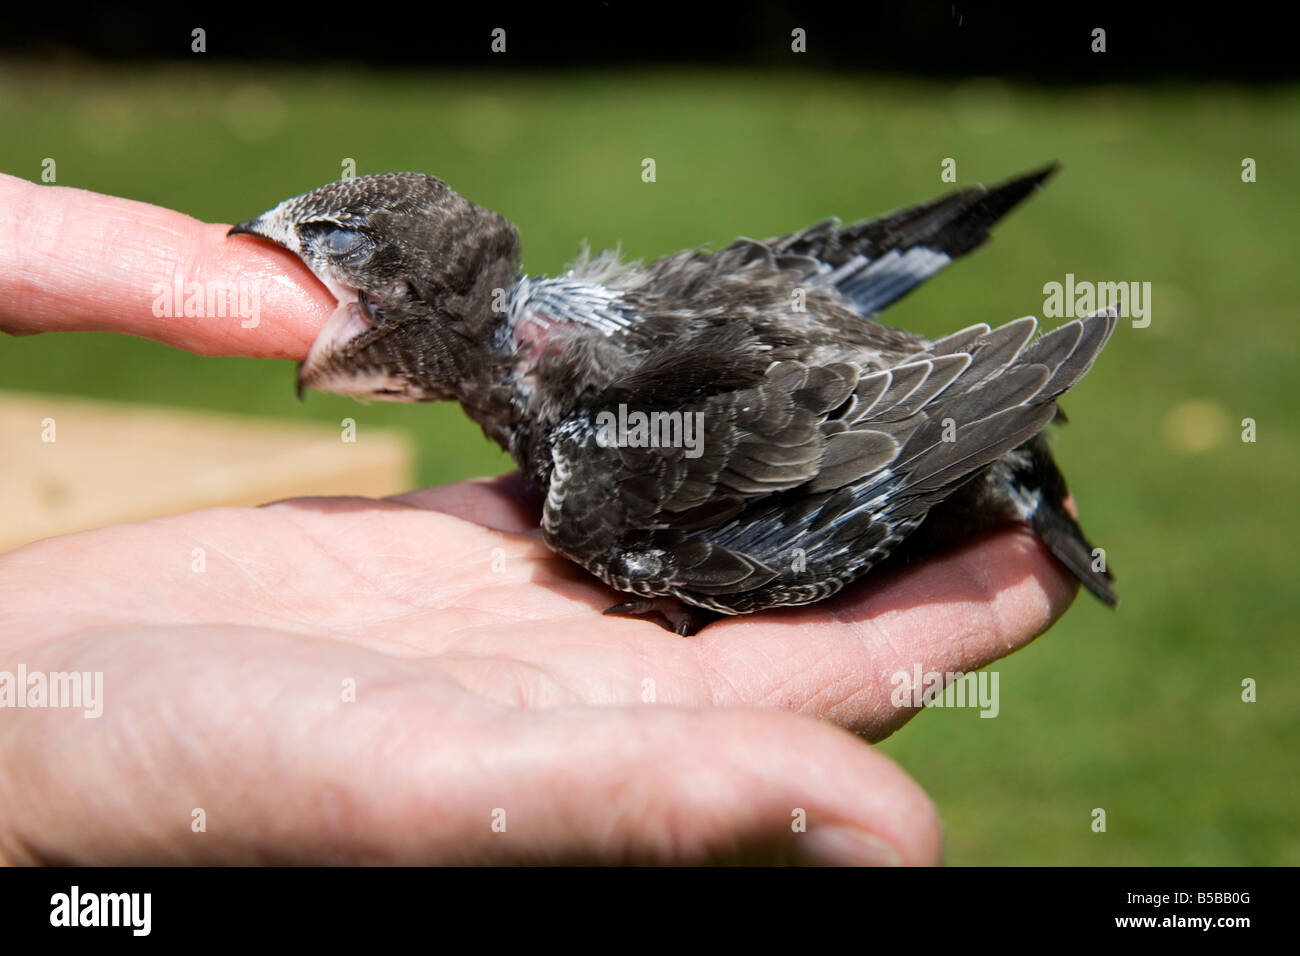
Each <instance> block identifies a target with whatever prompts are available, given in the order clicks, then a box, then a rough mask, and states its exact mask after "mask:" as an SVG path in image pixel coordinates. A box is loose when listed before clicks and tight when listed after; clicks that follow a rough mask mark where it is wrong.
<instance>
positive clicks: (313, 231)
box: [300, 223, 370, 260]
mask: <svg viewBox="0 0 1300 956" xmlns="http://www.w3.org/2000/svg"><path fill="white" fill-rule="evenodd" d="M300 228H301V229H302V231H303V232H305V233H307V235H308V238H309V239H310V240H311V242H312V243H313V244H314V245H315V246H316V249H317V250H318V251H319V252H320V253H321V254H322V255H325V256H329V257H331V258H335V259H344V258H346V259H350V260H356V259H360V258H364V257H367V256H369V254H370V239H369V238H368V237H367V236H366V235H365V234H364V233H361V232H357V231H356V230H355V229H344V228H342V227H340V226H337V225H334V224H333V223H304V224H303V226H302V227H300Z"/></svg>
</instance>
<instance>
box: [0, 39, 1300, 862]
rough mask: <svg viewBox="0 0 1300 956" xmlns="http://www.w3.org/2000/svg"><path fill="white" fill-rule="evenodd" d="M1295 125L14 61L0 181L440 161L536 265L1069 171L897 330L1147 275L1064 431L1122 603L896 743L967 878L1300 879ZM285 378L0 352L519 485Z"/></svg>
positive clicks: (781, 225) (490, 460) (298, 177)
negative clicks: (1046, 169) (987, 696)
mask: <svg viewBox="0 0 1300 956" xmlns="http://www.w3.org/2000/svg"><path fill="white" fill-rule="evenodd" d="M1298 107H1300V91H1298V90H1297V89H1295V88H1276V89H1262V88H1261V89H1242V88H1231V87H1184V86H1171V87H1138V88H1121V87H1098V88H1084V89H1044V88H1034V87H1017V86H1009V85H1005V84H1001V83H996V82H992V81H982V80H974V81H968V82H962V83H950V82H944V83H928V82H920V81H904V80H889V79H871V78H855V77H843V76H830V77H827V76H820V75H817V74H781V73H772V72H763V73H703V72H657V71H648V72H637V73H601V74H591V73H582V74H563V75H527V76H519V75H513V76H511V75H506V74H496V73H479V74H462V75H425V74H418V73H399V74H375V73H368V72H360V71H354V70H350V69H347V68H343V67H331V68H329V69H321V70H304V71H299V72H293V71H289V72H265V71H261V70H245V69H234V68H211V67H207V66H201V65H195V66H192V67H186V68H180V67H175V66H171V67H159V68H156V69H155V68H144V69H141V68H133V69H131V70H109V69H98V68H90V67H75V68H68V67H64V66H57V65H47V64H34V65H33V64H8V65H0V170H4V171H5V172H9V173H13V174H16V175H19V176H23V177H26V178H29V179H37V178H38V177H39V174H40V161H41V159H42V158H43V157H47V156H49V157H54V158H55V159H56V160H57V161H58V181H59V183H60V184H62V185H70V186H79V187H84V188H87V189H93V190H98V191H101V192H105V193H113V194H117V195H121V196H127V197H131V198H133V199H138V200H144V201H147V202H152V203H158V204H161V205H164V206H170V207H174V208H176V209H179V210H182V211H184V212H186V213H189V214H192V215H194V216H197V217H200V218H204V219H208V220H213V221H218V222H234V221H238V220H240V219H243V218H245V217H247V216H249V215H252V214H254V213H257V212H260V211H262V210H264V209H266V208H268V207H270V206H271V205H273V204H274V203H276V202H278V201H279V200H280V199H282V198H284V197H286V196H289V195H293V194H296V193H299V192H302V191H304V190H306V189H308V188H311V187H313V186H316V185H319V184H321V183H323V182H327V181H329V180H332V179H336V178H338V175H339V172H340V168H341V167H340V163H341V162H342V160H343V158H344V157H352V158H355V160H356V162H357V166H358V172H360V173H367V172H380V171H387V170H401V169H412V170H421V171H426V172H432V173H436V174H437V175H439V176H441V177H442V178H444V179H446V180H448V181H449V182H450V183H451V184H452V185H453V186H454V187H455V188H457V189H458V190H459V191H461V192H462V193H464V194H465V195H467V196H468V197H470V198H471V199H473V200H475V201H476V202H478V203H480V204H483V205H485V206H488V207H489V208H492V209H495V210H497V211H499V212H501V213H503V214H505V215H507V216H508V217H509V218H511V219H512V220H513V221H514V222H515V223H516V224H517V225H518V226H519V229H520V232H521V234H522V236H523V240H524V249H525V267H526V268H527V270H528V271H529V272H531V273H538V272H553V271H555V270H558V269H560V268H561V267H562V266H563V265H564V263H565V262H566V261H567V260H568V259H569V258H570V257H571V256H572V255H573V254H574V252H575V251H576V248H577V245H578V243H579V242H580V241H581V240H582V239H587V240H589V241H590V242H591V244H592V245H593V247H596V248H601V247H605V246H609V245H613V244H615V243H620V242H621V243H622V247H623V250H624V251H625V253H626V254H628V255H629V256H632V257H653V256H658V255H661V254H665V253H668V252H672V251H675V250H677V249H680V248H683V247H686V246H693V245H696V244H701V243H712V244H715V245H716V244H720V243H725V242H727V241H729V240H730V239H732V238H733V237H734V236H736V235H740V234H745V235H750V236H756V237H761V236H767V235H772V234H776V233H780V232H784V231H788V230H790V229H794V228H798V227H801V226H803V225H806V224H808V223H811V222H813V221H815V220H818V219H820V218H823V217H825V216H828V215H839V216H841V217H843V218H845V219H854V218H861V217H865V216H868V215H873V214H876V213H880V212H883V211H885V210H888V209H891V208H894V207H897V206H900V205H904V204H907V203H910V202H913V201H918V200H922V199H927V198H930V197H931V196H933V195H936V194H938V193H940V192H942V191H944V190H946V189H948V188H951V187H949V186H947V185H945V184H943V183H941V182H940V178H939V173H940V163H941V161H942V160H943V159H944V158H946V157H952V158H954V159H956V161H957V175H958V182H959V184H966V183H971V182H975V181H984V182H990V181H994V180H998V179H1001V178H1003V177H1005V176H1007V175H1010V174H1012V173H1015V172H1018V171H1021V170H1024V169H1027V168H1030V167H1033V166H1035V165H1038V164H1040V163H1042V162H1044V161H1046V160H1050V159H1059V160H1061V161H1062V162H1063V163H1064V167H1065V168H1064V170H1063V173H1062V174H1061V175H1060V176H1059V177H1058V178H1057V179H1056V180H1055V181H1054V182H1053V183H1052V184H1051V185H1050V186H1049V187H1048V189H1047V190H1046V191H1045V192H1043V193H1041V194H1040V195H1039V196H1038V197H1036V198H1035V199H1034V200H1033V201H1032V202H1030V203H1029V204H1027V205H1026V206H1025V207H1024V208H1023V209H1021V210H1019V211H1017V212H1016V213H1015V214H1014V216H1013V217H1012V218H1011V219H1010V220H1009V221H1007V222H1006V223H1005V224H1004V225H1003V227H1002V228H1000V229H999V230H998V232H997V236H996V239H995V241H994V242H993V243H992V244H990V245H989V246H988V247H986V248H985V249H984V250H982V251H980V252H979V253H977V254H976V255H974V256H973V257H971V258H970V259H969V260H967V261H965V262H963V263H961V264H960V265H959V266H958V267H956V268H953V269H951V270H949V271H948V272H946V273H945V274H943V275H942V276H940V277H939V278H937V279H935V280H934V281H933V282H931V283H930V284H929V285H927V286H926V288H925V289H923V290H922V291H920V292H918V293H917V294H915V295H913V296H912V297H910V298H908V299H907V300H905V301H904V302H902V303H900V304H899V305H898V306H896V307H895V308H894V309H892V310H891V311H890V312H889V313H888V315H887V318H888V319H889V320H890V321H891V322H892V323H894V324H897V325H902V326H906V327H908V328H913V329H915V330H917V331H921V332H925V333H928V334H934V335H938V334H942V333H945V332H949V331H953V330H955V329H958V328H960V327H963V326H965V325H968V324H970V323H973V322H976V321H988V322H992V323H997V322H1001V321H1004V320H1007V319H1011V318H1014V317H1016V316H1019V315H1024V314H1030V313H1033V314H1040V315H1041V312H1042V306H1043V293H1042V286H1043V284H1044V283H1045V282H1048V281H1053V280H1057V281H1060V280H1062V279H1063V278H1064V275H1065V273H1067V272H1073V273H1074V274H1075V275H1076V277H1078V278H1079V279H1091V280H1139V281H1150V282H1151V283H1153V288H1154V304H1153V321H1152V324H1151V326H1150V328H1147V329H1142V330H1139V329H1133V328H1131V327H1130V326H1129V325H1128V324H1127V323H1122V324H1121V326H1120V328H1119V330H1118V332H1117V334H1116V336H1115V338H1114V339H1113V341H1112V342H1111V344H1110V345H1109V347H1108V348H1107V350H1106V352H1105V353H1104V354H1103V355H1102V357H1101V360H1100V361H1099V363H1098V364H1097V366H1096V368H1095V369H1094V370H1093V372H1092V373H1091V374H1090V375H1089V377H1088V378H1087V379H1085V381H1084V382H1083V383H1082V384H1081V385H1080V386H1079V387H1078V388H1077V389H1076V390H1075V391H1074V392H1073V393H1072V394H1071V395H1070V396H1069V400H1068V401H1067V403H1066V404H1067V407H1068V410H1069V411H1070V413H1071V418H1072V423H1071V424H1070V426H1069V427H1067V428H1065V429H1063V430H1062V431H1060V432H1059V433H1058V434H1057V437H1056V449H1057V454H1058V458H1059V460H1060V461H1061V464H1062V466H1063V468H1064V470H1065V472H1066V474H1067V475H1069V476H1070V478H1071V482H1072V487H1073V490H1074V492H1075V495H1076V497H1077V499H1078V500H1079V503H1080V506H1081V508H1082V511H1083V516H1084V523H1085V525H1086V527H1087V528H1088V530H1089V532H1090V534H1091V535H1092V536H1093V537H1094V539H1096V540H1097V541H1099V542H1101V543H1103V544H1104V545H1105V546H1106V547H1107V549H1108V552H1109V555H1110V560H1111V564H1112V567H1113V568H1114V570H1115V571H1116V573H1117V575H1118V581H1119V588H1120V592H1121V595H1122V598H1123V604H1122V607H1121V608H1120V610H1119V611H1118V612H1109V611H1107V610H1105V609H1103V608H1102V607H1101V606H1099V604H1097V603H1096V602H1095V601H1093V600H1092V599H1091V598H1089V597H1088V596H1087V595H1083V596H1081V597H1080V598H1079V600H1078V602H1077V605H1076V606H1075V607H1074V608H1073V609H1072V610H1071V612H1070V613H1069V614H1068V615H1067V616H1066V617H1065V619H1064V620H1062V621H1061V622H1060V623H1059V624H1057V625H1056V627H1055V628H1054V629H1053V631H1052V632H1051V634H1050V635H1048V636H1047V637H1046V638H1044V639H1043V640H1040V641H1038V642H1037V643H1035V644H1034V645H1033V646H1032V647H1031V648H1029V649H1028V650H1026V651H1024V652H1022V653H1018V654H1015V655H1014V656H1012V657H1011V658H1009V659H1007V660H1005V661H1003V662H1001V663H1000V664H998V665H996V666H997V668H998V670H999V671H1000V674H1001V714H1000V716H999V717H998V718H997V719H995V720H986V719H979V718H978V716H977V714H976V712H975V711H971V710H967V711H958V710H947V711H942V710H935V711H931V712H928V713H925V714H922V715H920V716H919V717H918V718H917V719H916V720H915V721H913V723H912V724H910V725H909V726H908V727H906V728H905V729H904V730H903V731H901V732H900V733H899V734H897V735H895V737H893V738H891V739H890V740H888V741H887V742H885V743H884V744H883V749H884V750H885V751H886V752H888V753H889V754H891V755H892V756H893V757H894V758H895V759H897V760H898V761H899V762H900V763H901V764H902V765H903V766H904V767H906V768H907V770H908V771H909V772H910V773H912V774H913V775H915V776H916V778H917V779H918V780H919V781H920V782H921V783H922V784H923V785H924V786H925V787H926V789H927V790H928V791H929V792H930V793H931V794H932V795H933V796H934V798H935V799H936V801H937V803H938V805H939V808H940V810H941V812H942V813H943V816H944V818H945V821H946V825H947V842H948V853H949V858H950V860H951V861H952V862H954V863H981V864H983V863H988V864H1013V863H1026V864H1055V863H1084V864H1248V863H1254V864H1271V863H1289V864H1297V863H1300V836H1297V819H1298V818H1300V798H1298V790H1300V783H1298V782H1297V781H1298V777H1300V775H1298V774H1297V761H1296V747H1297V742H1298V740H1300V720H1298V719H1297V706H1296V697H1297V691H1298V690H1300V688H1298V687H1297V675H1298V673H1300V667H1298V666H1297V657H1296V648H1297V637H1298V636H1300V635H1298V631H1300V628H1298V627H1297V623H1296V615H1297V600H1296V589H1297V581H1296V571H1297V561H1296V553H1295V552H1296V541H1297V531H1298V530H1300V529H1298V527H1297V525H1298V522H1297V513H1296V511H1297V509H1296V505H1295V501H1294V496H1293V488H1294V484H1295V475H1296V472H1297V464H1298V462H1297V447H1298V446H1297V423H1296V416H1295V409H1296V407H1297V402H1296V398H1295V395H1296V387H1295V376H1296V362H1297V348H1296V346H1297V337H1298V336H1297V314H1296V303H1297V293H1298V292H1300V289H1298V288H1297V287H1298V286H1300V280H1297V261H1298V260H1300V241H1298V240H1297V227H1296V214H1297V209H1298V207H1297V205H1296V182H1297V174H1300V163H1298V159H1300V122H1297V120H1298V119H1300V109H1298ZM644 157H653V158H654V159H655V161H656V163H657V172H658V181H657V182H655V183H653V184H645V183H643V182H642V181H641V177H640V172H641V160H642V159H643V158H644ZM1244 157H1252V158H1254V159H1255V160H1256V161H1257V163H1258V182H1256V183H1254V184H1244V183H1243V182H1242V181H1241V176H1240V171H1241V161H1242V159H1243V158H1244ZM2 215H4V210H0V216H2ZM1049 324H1052V323H1049ZM291 382H292V367H291V365H290V364H288V363H272V362H260V361H253V360H240V359H229V358H226V359H208V358H198V357H195V356H190V355H187V354H183V353H181V352H178V351H175V350H172V349H170V348H167V347H164V346H160V345H155V344H152V343H149V342H145V341H140V340H134V339H130V338H125V337H112V336H106V335H91V334H85V335H60V336H54V335H46V336H36V337H31V338H22V339H11V338H4V339H0V387H4V388H14V389H25V390H43V391H50V392H62V393H69V394H77V395H89V396H102V397H105V398H113V399H122V400H137V401H142V402H149V403H168V404H173V405H177V406H185V407H191V408H210V409H220V410H226V411H231V412H239V413H246V414H250V415H258V416H270V417H278V418H298V419H319V420H322V421H330V422H337V421H338V420H339V419H340V418H341V417H344V416H345V415H348V416H352V417H355V418H356V419H357V420H358V422H359V423H360V424H361V426H362V427H365V425H367V424H372V425H387V426H398V427H401V428H405V429H408V430H409V431H410V432H411V433H412V434H413V435H414V436H415V438H416V440H417V444H418V448H419V450H420V463H419V478H420V481H421V482H423V483H436V482H444V481H453V480H456V479H460V478H464V477H468V476H473V475H481V474H487V473H493V472H498V471H503V470H505V469H506V468H508V466H509V462H508V460H507V459H506V458H505V457H504V456H503V455H502V454H501V453H500V452H499V451H498V450H497V449H496V448H495V447H494V446H492V445H490V444H489V443H488V442H487V440H486V439H485V438H483V436H482V434H481V433H480V432H479V431H478V429H477V428H476V427H475V426H474V425H472V424H471V423H469V422H468V421H467V420H466V419H465V418H464V416H463V415H462V414H461V412H460V410H459V409H458V408H456V407H453V406H446V405H442V406H390V405H383V404H378V405H370V406H359V405H356V404H354V403H352V402H350V401H348V400H346V399H342V398H337V397H333V396H321V395H311V396H310V397H309V399H308V401H307V402H306V403H305V404H299V403H298V402H297V401H296V400H295V399H294V396H293V389H292V386H291ZM1187 403H1195V404H1193V405H1190V406H1189V405H1188V404H1187ZM1288 409H1290V411H1288ZM1245 417H1251V418H1254V419H1255V420H1256V421H1257V423H1258V441H1257V442H1255V443H1253V444H1247V443H1243V442H1242V441H1241V440H1240V430H1241V426H1240V424H1239V423H1240V421H1241V420H1242V419H1243V418H1245ZM1179 422H1181V423H1182V425H1181V427H1180V426H1179ZM1188 433H1190V435H1191V438H1190V439H1188V438H1186V437H1184V438H1179V437H1178V436H1179V435H1183V434H1188ZM1189 442H1190V444H1192V445H1197V446H1199V448H1200V450H1191V449H1189V448H1188V445H1189ZM4 454H6V452H5V451H4V450H3V449H0V456H3V455H4ZM3 508H4V505H3V503H0V520H3ZM520 639H521V640H525V639H526V635H521V636H520ZM1248 677H1249V678H1254V679H1255V680H1256V681H1257V682H1258V698H1259V699H1258V702H1256V703H1253V704H1248V703H1243V702H1242V701H1241V683H1242V680H1243V679H1244V678H1248ZM1096 807H1100V808H1104V809H1105V810H1106V812H1107V817H1108V820H1107V824H1108V826H1107V832H1105V833H1094V832H1092V831H1091V828H1090V823H1091V812H1092V810H1093V808H1096Z"/></svg>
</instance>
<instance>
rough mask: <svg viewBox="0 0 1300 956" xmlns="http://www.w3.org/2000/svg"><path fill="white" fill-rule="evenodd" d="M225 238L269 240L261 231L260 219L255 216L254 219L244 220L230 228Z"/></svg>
mask: <svg viewBox="0 0 1300 956" xmlns="http://www.w3.org/2000/svg"><path fill="white" fill-rule="evenodd" d="M226 235H227V236H239V235H245V236H261V237H262V238H263V239H269V238H271V237H270V236H268V235H267V234H266V233H265V232H263V231H262V217H261V216H257V217H256V218H254V219H245V220H244V221H243V222H241V223H239V225H237V226H231V227H230V231H229V232H228V233H226Z"/></svg>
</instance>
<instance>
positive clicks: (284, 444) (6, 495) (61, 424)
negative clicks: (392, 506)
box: [0, 392, 414, 552]
mask: <svg viewBox="0 0 1300 956" xmlns="http://www.w3.org/2000/svg"><path fill="white" fill-rule="evenodd" d="M51 436H52V437H53V438H54V440H53V441H48V440H46V439H48V438H49V437H51ZM342 436H343V428H342V427H332V426H329V425H317V424H298V423H293V424H289V423H284V422H276V421H268V420H266V419H258V418H246V417H239V416H231V415H218V414H212V413H207V412H194V411H179V410H176V409H171V408H154V407H151V406H145V405H124V404H116V403H110V402H103V401H98V400H87V399H79V398H68V397H65V396H55V395H40V394H32V393H18V392H0V552H4V551H8V550H11V549H13V548H16V547H18V546H19V545H23V544H26V543H28V542H29V541H35V540H37V539H38V538H45V537H49V536H50V535H55V534H64V533H66V532H69V531H81V530H85V529H87V528H96V527H101V526H103V525H107V524H116V523H118V522H123V521H138V520H140V519H143V518H153V517H157V516H159V515H165V514H175V513H177V512H182V511H192V510H194V509H196V508H209V507H213V506H217V505H258V504H263V503H265V502H267V501H275V500H276V499H278V498H290V497H294V496H298V495H367V496H371V497H377V496H380V495H388V494H396V493H398V492H401V491H406V490H409V488H410V487H411V481H412V478H413V474H414V469H413V461H414V455H413V453H412V449H411V445H410V441H409V439H408V438H407V437H406V436H405V435H404V434H403V433H401V432H398V431H393V430H391V429H374V428H364V427H362V426H360V425H358V426H357V428H356V441H355V442H351V443H349V442H345V441H343V437H342Z"/></svg>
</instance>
